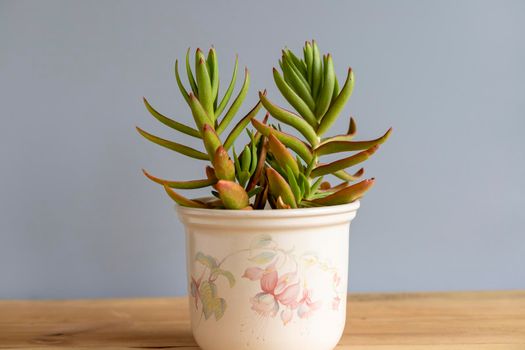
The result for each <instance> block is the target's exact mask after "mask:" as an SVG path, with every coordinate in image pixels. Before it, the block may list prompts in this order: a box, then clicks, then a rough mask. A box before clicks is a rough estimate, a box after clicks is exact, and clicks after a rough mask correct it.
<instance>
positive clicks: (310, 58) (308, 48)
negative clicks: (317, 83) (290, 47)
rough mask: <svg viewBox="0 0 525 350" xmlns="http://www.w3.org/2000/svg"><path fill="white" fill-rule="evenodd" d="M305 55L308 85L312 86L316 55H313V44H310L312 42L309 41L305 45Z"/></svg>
mask: <svg viewBox="0 0 525 350" xmlns="http://www.w3.org/2000/svg"><path fill="white" fill-rule="evenodd" d="M303 53H304V61H305V63H306V74H307V80H308V85H309V86H312V77H313V64H314V53H313V48H312V44H310V42H308V41H307V42H306V43H305V44H304V48H303Z"/></svg>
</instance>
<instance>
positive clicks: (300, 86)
mask: <svg viewBox="0 0 525 350" xmlns="http://www.w3.org/2000/svg"><path fill="white" fill-rule="evenodd" d="M282 71H283V76H284V78H285V80H286V81H287V82H289V85H290V86H291V87H292V88H293V90H294V91H295V92H296V93H297V95H299V97H300V98H301V99H302V100H303V101H304V103H306V105H307V106H308V108H309V109H310V111H314V110H315V101H314V99H313V97H312V94H311V92H310V85H309V84H308V81H307V80H306V79H305V78H304V77H302V76H300V75H299V74H297V72H295V70H294V69H293V68H292V67H291V66H290V63H289V62H288V60H284V63H283V67H282Z"/></svg>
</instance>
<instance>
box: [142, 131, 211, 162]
mask: <svg viewBox="0 0 525 350" xmlns="http://www.w3.org/2000/svg"><path fill="white" fill-rule="evenodd" d="M137 131H138V132H139V134H141V135H142V136H143V137H144V138H146V139H147V140H149V141H151V142H153V143H156V144H157V145H159V146H162V147H166V148H167V149H170V150H172V151H175V152H178V153H180V154H184V155H185V156H188V157H191V158H195V159H202V160H209V157H208V155H207V154H206V153H203V152H200V151H197V150H196V149H193V148H191V147H188V146H184V145H181V144H180V143H176V142H173V141H169V140H165V139H162V138H160V137H158V136H155V135H152V134H150V133H148V132H146V131H144V130H142V129H141V128H139V127H137Z"/></svg>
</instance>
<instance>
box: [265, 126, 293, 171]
mask: <svg viewBox="0 0 525 350" xmlns="http://www.w3.org/2000/svg"><path fill="white" fill-rule="evenodd" d="M268 146H269V149H270V152H271V153H272V155H273V156H274V157H275V160H276V161H277V163H279V165H280V166H281V168H283V169H286V167H289V168H290V170H291V171H292V173H293V175H294V176H299V165H297V161H296V160H295V158H294V157H293V156H292V154H291V153H290V152H289V151H288V149H287V148H286V146H285V145H284V144H283V143H282V142H281V141H279V139H278V138H277V137H276V136H275V135H273V133H270V135H269V136H268Z"/></svg>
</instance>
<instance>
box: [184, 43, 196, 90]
mask: <svg viewBox="0 0 525 350" xmlns="http://www.w3.org/2000/svg"><path fill="white" fill-rule="evenodd" d="M186 74H187V75H188V80H189V81H190V86H191V91H193V94H194V95H195V96H199V89H198V88H197V83H196V82H195V78H194V77H193V72H192V70H191V65H190V48H188V51H186Z"/></svg>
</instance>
